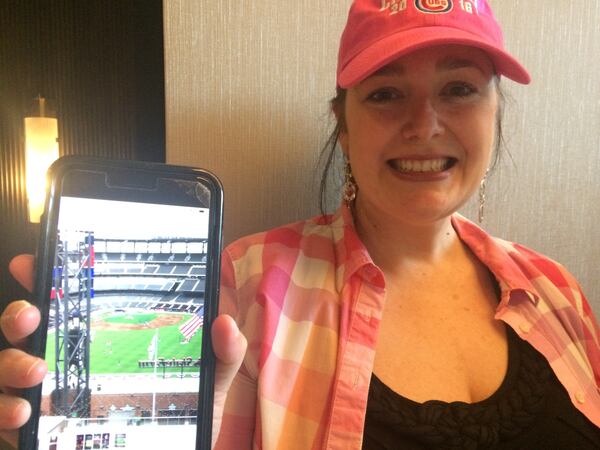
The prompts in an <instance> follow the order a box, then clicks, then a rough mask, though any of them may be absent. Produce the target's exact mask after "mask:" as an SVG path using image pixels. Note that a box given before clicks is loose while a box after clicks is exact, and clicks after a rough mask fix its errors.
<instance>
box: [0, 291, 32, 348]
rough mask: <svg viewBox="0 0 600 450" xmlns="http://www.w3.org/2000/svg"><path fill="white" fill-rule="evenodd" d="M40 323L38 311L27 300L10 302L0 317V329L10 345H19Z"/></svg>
mask: <svg viewBox="0 0 600 450" xmlns="http://www.w3.org/2000/svg"><path fill="white" fill-rule="evenodd" d="M39 324H40V311H39V310H38V309H37V308H36V307H35V306H33V305H31V304H30V303H29V302H26V301H25V300H20V301H16V302H12V303H10V304H9V305H8V306H7V307H6V309H5V310H4V312H3V313H2V316H1V317H0V329H2V333H4V336H5V337H6V339H7V340H8V342H10V344H11V345H14V346H16V347H19V346H21V345H23V344H24V343H25V340H26V338H27V336H29V335H30V334H31V333H33V332H34V331H35V329H36V328H37V327H38V325H39Z"/></svg>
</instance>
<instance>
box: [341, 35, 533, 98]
mask: <svg viewBox="0 0 600 450" xmlns="http://www.w3.org/2000/svg"><path fill="white" fill-rule="evenodd" d="M445 44H458V45H467V46H469V47H477V48H480V49H482V50H483V51H485V52H486V53H487V54H488V55H489V57H490V58H491V60H492V62H493V64H494V67H495V68H496V72H497V73H498V74H499V75H503V76H505V77H507V78H510V79H511V80H513V81H516V82H517V83H521V84H529V83H530V82H531V76H530V75H529V73H528V72H527V70H526V69H525V68H524V67H523V66H522V65H521V64H520V63H519V62H518V61H517V60H516V59H515V58H513V57H512V56H511V55H510V54H508V53H507V52H505V51H504V50H502V49H501V48H498V47H497V46H495V45H494V44H493V43H488V42H485V41H484V40H482V39H481V38H480V37H478V36H475V35H473V34H471V33H468V32H466V31H463V30H458V29H456V28H449V27H439V26H436V27H423V28H417V29H412V30H407V31H402V32H399V33H396V34H393V35H390V36H387V37H386V38H384V39H381V40H379V41H378V42H376V43H375V44H373V45H371V46H370V47H368V48H366V49H364V50H363V51H361V52H360V53H358V54H357V55H356V56H354V57H353V58H352V59H351V60H350V62H348V63H347V64H346V65H345V66H344V67H342V68H341V71H340V73H339V74H338V86H339V87H341V88H344V89H347V88H350V87H352V86H354V85H355V84H357V83H359V82H360V81H362V80H364V79H365V78H367V77H368V76H369V75H371V74H372V73H374V72H375V71H377V70H378V69H380V68H382V67H383V66H385V65H386V64H389V63H391V62H392V61H394V60H395V59H397V58H399V57H400V56H403V55H406V54H408V53H411V52H413V51H415V50H419V49H421V48H425V47H431V46H435V45H445Z"/></svg>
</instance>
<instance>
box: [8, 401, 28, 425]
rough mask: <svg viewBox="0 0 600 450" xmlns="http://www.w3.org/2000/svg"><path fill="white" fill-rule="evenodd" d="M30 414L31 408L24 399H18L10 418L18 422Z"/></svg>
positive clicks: (25, 419) (23, 420)
mask: <svg viewBox="0 0 600 450" xmlns="http://www.w3.org/2000/svg"><path fill="white" fill-rule="evenodd" d="M30 414H31V408H30V406H29V403H28V402H27V401H26V400H20V401H19V402H18V403H17V405H16V406H15V407H14V409H13V414H12V418H13V420H17V421H18V422H25V421H27V418H28V417H29V415H30Z"/></svg>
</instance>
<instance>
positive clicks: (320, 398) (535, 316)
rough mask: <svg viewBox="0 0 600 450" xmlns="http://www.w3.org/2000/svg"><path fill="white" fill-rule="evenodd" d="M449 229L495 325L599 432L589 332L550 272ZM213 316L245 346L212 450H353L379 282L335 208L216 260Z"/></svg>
mask: <svg viewBox="0 0 600 450" xmlns="http://www.w3.org/2000/svg"><path fill="white" fill-rule="evenodd" d="M452 221H453V225H454V228H455V229H456V231H457V233H458V234H459V236H460V238H461V239H462V240H463V241H464V242H465V243H466V244H467V245H468V246H469V247H470V249H471V250H472V251H473V253H474V254H475V255H476V256H477V257H478V258H479V259H480V260H481V261H482V262H483V263H484V264H485V265H486V266H487V267H488V268H489V270H490V271H491V272H492V273H493V274H494V275H495V277H496V279H497V281H498V283H499V285H500V289H501V298H500V303H499V304H498V308H497V310H496V319H498V320H502V321H504V322H506V323H507V324H508V325H509V326H511V327H512V328H513V329H514V330H515V331H516V333H517V334H518V335H519V336H520V337H521V338H522V339H525V340H527V341H528V342H529V343H530V344H531V345H533V346H534V347H535V348H536V349H537V350H538V351H539V352H541V353H542V354H543V355H544V356H545V357H546V358H547V360H548V361H549V363H550V365H551V367H552V369H553V370H554V372H555V373H556V376H557V377H558V379H559V380H560V382H561V383H562V384H563V386H564V387H565V388H566V389H567V391H568V392H569V394H570V396H571V399H572V401H573V404H574V405H575V406H576V407H577V408H578V409H579V410H580V411H581V412H582V413H583V414H585V416H587V418H588V419H589V420H590V421H591V422H593V423H594V424H595V425H597V426H600V392H599V388H598V387H599V386H600V345H599V338H600V336H599V329H598V324H597V322H596V320H595V319H594V317H593V315H592V312H591V309H590V307H589V305H588V303H587V302H586V300H585V298H584V296H583V294H582V293H581V290H580V288H579V286H578V285H577V282H576V280H575V279H574V278H573V276H572V275H571V274H569V273H568V272H567V271H566V270H565V269H564V268H563V267H562V266H561V265H559V264H557V263H555V262H553V261H551V260H549V259H548V258H546V257H544V256H541V255H539V254H537V253H535V252H533V251H531V250H528V249H526V248H524V247H522V246H519V245H516V244H513V243H510V242H506V241H502V240H499V239H495V238H492V237H490V236H489V235H488V234H486V233H485V232H484V231H483V230H481V229H480V228H478V227H477V226H476V225H474V224H473V223H471V222H469V221H468V220H466V219H465V218H463V217H461V216H459V215H455V216H453V218H452ZM222 270H223V271H222V275H221V276H222V282H221V285H222V287H221V289H222V291H221V311H222V312H225V313H229V314H231V315H232V316H233V317H234V318H235V319H236V321H237V322H238V325H239V326H240V329H241V331H242V332H243V333H244V335H245V336H246V337H247V339H248V343H249V346H248V352H247V354H246V357H245V360H244V363H243V365H242V367H241V369H240V372H239V373H238V375H237V377H236V379H235V380H234V383H233V386H232V388H231V390H230V393H229V396H228V399H227V403H226V409H225V415H224V418H223V425H222V430H221V435H220V437H219V441H218V443H217V448H219V449H228V450H229V449H236V450H237V449H242V450H244V449H250V448H255V449H279V450H293V449H302V450H307V449H325V448H326V449H346V450H347V449H360V448H361V445H362V430H363V422H364V417H365V410H366V405H367V397H368V392H369V382H370V379H371V372H372V368H373V361H374V355H375V344H376V341H377V332H378V326H379V322H380V319H381V314H382V310H383V306H384V301H385V280H384V277H383V273H382V272H381V271H380V270H379V269H378V268H377V266H375V265H374V264H373V262H372V260H371V258H370V257H369V255H368V253H367V251H366V249H365V248H364V246H363V244H362V242H361V241H360V239H359V237H358V236H357V234H356V232H355V230H354V227H353V224H352V218H351V215H350V213H349V211H348V210H347V208H345V207H342V208H341V209H340V210H339V211H338V212H337V213H336V215H334V216H330V217H328V218H327V219H323V218H321V217H318V218H315V219H311V220H308V221H305V222H298V223H294V224H290V225H287V226H283V227H280V228H276V229H274V230H271V231H267V232H264V233H260V234H256V235H253V236H249V237H246V238H243V239H241V240H239V241H237V242H235V243H233V244H231V245H230V246H229V247H228V248H227V249H225V251H224V253H223V269H222Z"/></svg>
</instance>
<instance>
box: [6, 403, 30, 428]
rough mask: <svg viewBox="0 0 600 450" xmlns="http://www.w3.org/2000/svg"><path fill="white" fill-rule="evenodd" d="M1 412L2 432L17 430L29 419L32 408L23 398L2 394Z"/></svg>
mask: <svg viewBox="0 0 600 450" xmlns="http://www.w3.org/2000/svg"><path fill="white" fill-rule="evenodd" d="M0 411H2V413H1V414H0V430H16V429H17V428H19V427H22V426H23V425H25V422H27V420H28V419H29V416H30V415H31V406H29V402H27V401H26V400H23V399H22V398H19V397H13V396H11V395H6V394H0Z"/></svg>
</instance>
